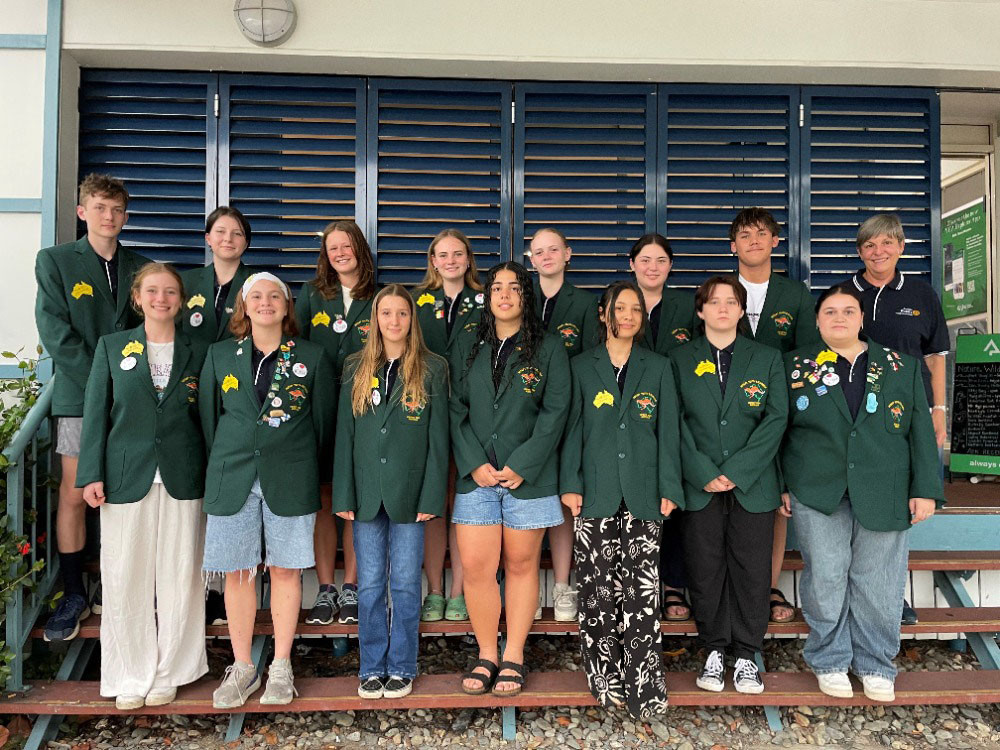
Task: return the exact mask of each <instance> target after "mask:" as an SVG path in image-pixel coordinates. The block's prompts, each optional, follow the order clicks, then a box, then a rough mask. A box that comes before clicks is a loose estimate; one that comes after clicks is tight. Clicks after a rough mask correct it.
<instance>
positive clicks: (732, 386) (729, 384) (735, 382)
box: [716, 336, 753, 414]
mask: <svg viewBox="0 0 1000 750" xmlns="http://www.w3.org/2000/svg"><path fill="white" fill-rule="evenodd" d="M752 358H753V354H752V353H751V352H750V347H748V346H746V345H745V344H744V343H743V342H742V341H740V337H739V336H737V337H736V341H735V342H733V361H732V363H731V364H730V366H729V375H728V376H727V377H726V395H725V397H724V398H723V399H722V413H723V414H725V412H726V410H727V409H728V408H729V406H730V404H732V403H733V399H734V398H735V397H736V392H737V391H738V390H739V389H740V382H741V381H742V380H743V375H744V373H746V371H747V366H748V365H749V364H750V360H751V359H752ZM716 379H718V375H716Z"/></svg>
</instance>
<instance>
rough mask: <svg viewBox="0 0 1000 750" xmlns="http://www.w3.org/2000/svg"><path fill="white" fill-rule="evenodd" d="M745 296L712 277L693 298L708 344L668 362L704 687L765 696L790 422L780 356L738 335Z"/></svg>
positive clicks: (684, 349) (699, 342)
mask: <svg viewBox="0 0 1000 750" xmlns="http://www.w3.org/2000/svg"><path fill="white" fill-rule="evenodd" d="M745 306H746V292H745V291H744V289H743V286H742V285H741V284H740V283H739V282H738V281H737V280H736V279H735V278H734V277H732V276H713V277H712V278H710V279H708V280H707V281H706V282H705V283H704V284H702V285H701V286H700V287H699V288H698V291H697V292H696V293H695V310H696V311H697V314H698V317H699V318H701V320H702V321H703V322H704V328H705V335H704V336H699V337H698V338H696V339H695V340H694V341H692V342H691V343H689V344H685V345H684V346H681V347H679V348H677V349H674V350H673V351H672V352H670V360H671V363H672V365H673V368H674V375H675V377H676V379H677V386H678V392H679V394H680V400H681V410H682V417H681V420H682V421H681V433H682V439H681V460H682V461H683V464H684V493H685V496H686V498H687V505H686V506H685V514H684V561H685V564H686V568H687V578H688V591H689V592H690V594H691V602H692V603H693V605H694V607H693V609H694V617H695V621H696V622H697V623H698V636H699V639H700V640H701V643H702V645H703V646H704V647H705V650H706V651H707V652H708V657H707V659H706V660H705V665H704V668H703V670H702V673H701V675H700V676H699V677H698V679H697V684H698V687H700V688H702V689H703V690H712V691H720V690H722V689H723V687H724V686H725V658H726V655H727V652H728V653H729V655H730V656H732V657H734V658H735V659H736V664H735V669H734V672H733V684H734V685H735V687H736V689H737V690H738V691H739V692H741V693H760V692H762V691H763V689H764V683H763V681H762V680H761V679H760V675H759V673H758V670H757V665H756V663H755V662H754V655H755V653H756V652H757V651H759V650H760V649H761V646H762V644H763V640H764V635H765V633H766V632H767V622H768V609H769V608H768V590H769V588H770V584H771V536H772V533H773V529H774V511H775V509H776V508H778V506H779V505H780V504H781V499H780V498H781V487H780V484H779V482H778V470H777V464H776V462H775V456H776V455H777V452H778V446H779V444H780V443H781V436H782V433H783V432H784V430H785V424H786V423H787V420H788V403H787V400H786V396H785V378H784V373H783V371H782V365H781V354H780V353H779V352H778V351H777V350H775V349H771V348H770V347H767V346H764V345H763V344H758V343H757V342H755V341H752V340H750V339H748V338H745V337H743V336H739V335H737V330H738V327H739V325H740V323H741V321H742V320H743V316H744V314H745V313H746V307H745Z"/></svg>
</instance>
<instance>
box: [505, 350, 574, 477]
mask: <svg viewBox="0 0 1000 750" xmlns="http://www.w3.org/2000/svg"><path fill="white" fill-rule="evenodd" d="M550 351H551V354H550V355H549V362H548V367H547V368H546V369H547V371H548V379H549V382H548V384H547V385H546V386H545V392H544V393H543V394H542V405H541V408H540V409H539V410H538V416H537V417H536V418H535V427H534V429H533V430H532V431H531V437H530V438H528V439H527V440H525V441H524V442H523V443H521V444H520V445H519V446H517V448H515V449H514V452H513V453H511V454H510V458H508V459H507V465H508V466H509V467H510V468H512V469H513V470H514V471H516V472H517V473H518V474H520V475H521V476H522V477H524V481H526V482H529V483H531V484H534V483H535V481H536V480H537V479H538V476H539V475H540V474H541V473H542V469H543V468H544V467H545V465H546V464H548V463H549V462H550V461H556V460H558V459H559V453H558V450H557V448H558V447H559V441H560V440H561V439H562V435H563V428H564V427H565V426H566V412H567V411H568V410H569V403H570V391H571V386H570V374H569V356H568V355H567V354H566V347H565V346H563V345H562V344H561V343H560V344H559V346H552V347H550Z"/></svg>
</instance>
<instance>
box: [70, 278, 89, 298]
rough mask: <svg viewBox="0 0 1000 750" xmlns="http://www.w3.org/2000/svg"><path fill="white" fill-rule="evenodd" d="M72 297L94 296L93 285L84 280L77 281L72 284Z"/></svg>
mask: <svg viewBox="0 0 1000 750" xmlns="http://www.w3.org/2000/svg"><path fill="white" fill-rule="evenodd" d="M71 294H72V295H73V299H80V297H82V296H83V295H85V294H86V295H87V296H88V297H93V296H94V287H92V286H91V285H90V284H88V283H87V282H86V281H78V282H76V283H75V284H74V285H73V291H72V292H71Z"/></svg>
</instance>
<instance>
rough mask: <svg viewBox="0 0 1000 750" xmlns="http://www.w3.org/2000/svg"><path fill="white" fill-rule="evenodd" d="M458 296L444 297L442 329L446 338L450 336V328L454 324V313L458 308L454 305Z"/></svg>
mask: <svg viewBox="0 0 1000 750" xmlns="http://www.w3.org/2000/svg"><path fill="white" fill-rule="evenodd" d="M458 296H459V295H457V294H456V295H455V296H454V297H449V296H447V295H445V298H444V306H445V307H446V308H447V312H446V313H445V314H444V329H445V332H446V333H447V334H448V336H451V326H452V324H453V323H454V322H455V312H456V311H457V310H458V306H457V305H456V304H455V303H456V302H458Z"/></svg>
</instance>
